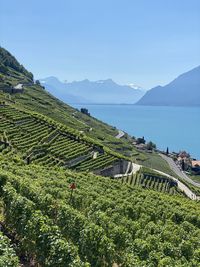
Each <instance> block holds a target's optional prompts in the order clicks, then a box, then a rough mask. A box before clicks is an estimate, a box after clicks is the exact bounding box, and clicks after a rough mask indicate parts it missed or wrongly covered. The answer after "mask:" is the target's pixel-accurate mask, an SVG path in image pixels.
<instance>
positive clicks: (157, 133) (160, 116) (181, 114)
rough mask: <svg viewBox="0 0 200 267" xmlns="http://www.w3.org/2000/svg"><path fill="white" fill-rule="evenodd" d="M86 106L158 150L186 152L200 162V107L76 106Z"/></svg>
mask: <svg viewBox="0 0 200 267" xmlns="http://www.w3.org/2000/svg"><path fill="white" fill-rule="evenodd" d="M73 106H74V107H75V108H78V109H80V108H81V107H85V108H87V109H88V110H89V112H90V114H91V115H92V116H93V117H96V118H98V119H100V120H102V121H104V122H107V123H109V124H110V125H113V126H116V127H117V128H118V129H121V130H124V131H125V132H127V133H129V134H130V135H132V136H135V137H142V136H144V137H145V139H146V140H147V141H149V140H151V141H153V142H154V143H156V145H157V147H158V148H159V149H162V150H166V148H167V147H169V150H170V151H176V152H178V151H180V150H186V151H187V152H189V153H190V154H191V156H192V157H194V158H198V159H200V107H160V106H159V107H158V106H156V107H154V106H134V105H91V104H87V105H86V104H83V105H73Z"/></svg>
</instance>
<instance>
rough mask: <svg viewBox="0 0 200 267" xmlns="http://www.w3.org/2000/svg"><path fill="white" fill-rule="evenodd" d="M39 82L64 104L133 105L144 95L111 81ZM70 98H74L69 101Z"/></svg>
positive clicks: (49, 79) (55, 80)
mask: <svg viewBox="0 0 200 267" xmlns="http://www.w3.org/2000/svg"><path fill="white" fill-rule="evenodd" d="M40 82H41V83H42V85H44V86H45V88H46V89H47V90H48V91H49V92H51V93H52V94H53V95H55V96H56V97H60V99H62V100H63V101H64V102H66V103H95V104H124V103H125V104H133V103H135V102H137V101H138V100H139V99H140V98H141V97H142V96H143V95H144V92H143V91H142V90H140V89H134V88H132V87H131V86H128V85H119V84H117V83H115V82H114V81H112V80H111V79H107V80H99V81H95V82H93V81H89V80H87V79H86V80H83V81H74V82H72V83H62V82H60V81H59V80H58V79H57V78H55V77H49V78H46V79H41V80H40ZM70 96H74V97H76V98H74V99H71V98H70ZM69 101H76V102H69Z"/></svg>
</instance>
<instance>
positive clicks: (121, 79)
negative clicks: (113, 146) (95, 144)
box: [0, 0, 200, 89]
mask: <svg viewBox="0 0 200 267" xmlns="http://www.w3.org/2000/svg"><path fill="white" fill-rule="evenodd" d="M199 29H200V1H199V0H187V1H186V0H167V1H164V0H48V1H47V0H0V45H1V46H3V47H5V48H6V49H8V50H9V51H10V52H12V53H13V54H14V55H15V56H16V58H17V59H18V60H19V61H20V62H21V63H22V64H23V65H24V66H25V67H26V68H28V69H29V70H30V71H32V72H33V74H34V75H35V77H36V78H44V77H46V76H51V75H53V76H57V77H58V78H60V79H61V80H68V81H72V80H82V79H85V78H88V79H90V80H99V79H107V78H112V79H113V80H115V81H116V82H118V83H120V84H128V83H134V84H137V85H141V86H142V87H144V88H146V89H149V88H151V87H153V86H156V85H158V84H161V85H163V84H166V83H168V82H169V81H171V80H172V79H173V78H175V77H176V76H177V75H179V74H181V73H183V72H185V71H187V70H190V69H192V68H193V67H196V66H198V65H200V30H199Z"/></svg>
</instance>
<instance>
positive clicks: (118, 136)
mask: <svg viewBox="0 0 200 267" xmlns="http://www.w3.org/2000/svg"><path fill="white" fill-rule="evenodd" d="M124 134H125V133H124V132H123V131H121V130H118V135H116V136H115V137H116V138H117V139H120V138H122V137H123V136H124Z"/></svg>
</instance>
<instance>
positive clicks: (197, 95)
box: [137, 66, 200, 106]
mask: <svg viewBox="0 0 200 267" xmlns="http://www.w3.org/2000/svg"><path fill="white" fill-rule="evenodd" d="M137 105H152V106H200V66H198V67H196V68H194V69H192V70H190V71H188V72H186V73H184V74H182V75H180V76H179V77H178V78H176V79H175V80H173V81H172V82H171V83H169V84H167V85H166V86H157V87H154V88H152V89H151V90H149V91H147V92H146V94H145V95H144V96H143V97H142V98H141V99H140V100H139V101H138V102H137Z"/></svg>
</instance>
